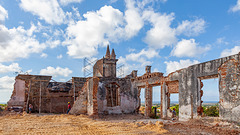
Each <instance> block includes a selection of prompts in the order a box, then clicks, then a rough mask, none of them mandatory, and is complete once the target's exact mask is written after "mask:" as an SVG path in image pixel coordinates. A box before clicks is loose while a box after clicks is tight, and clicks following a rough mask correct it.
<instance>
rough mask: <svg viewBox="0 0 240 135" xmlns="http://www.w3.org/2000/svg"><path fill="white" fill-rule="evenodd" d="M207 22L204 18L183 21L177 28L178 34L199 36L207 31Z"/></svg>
mask: <svg viewBox="0 0 240 135" xmlns="http://www.w3.org/2000/svg"><path fill="white" fill-rule="evenodd" d="M205 27H206V22H205V21H204V20H203V19H196V20H194V21H188V20H185V21H182V23H181V24H180V25H179V26H178V27H177V28H176V32H177V34H184V35H185V36H188V37H190V36H198V35H199V34H201V33H203V32H204V31H205Z"/></svg>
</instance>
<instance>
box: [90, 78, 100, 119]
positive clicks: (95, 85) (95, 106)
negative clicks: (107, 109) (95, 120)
mask: <svg viewBox="0 0 240 135" xmlns="http://www.w3.org/2000/svg"><path fill="white" fill-rule="evenodd" d="M98 84H99V78H97V77H94V78H93V91H92V92H93V93H92V95H93V97H92V101H93V114H92V115H98V104H97V93H98Z"/></svg>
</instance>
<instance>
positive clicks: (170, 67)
mask: <svg viewBox="0 0 240 135" xmlns="http://www.w3.org/2000/svg"><path fill="white" fill-rule="evenodd" d="M164 63H165V64H166V65H167V67H166V74H169V73H171V72H174V71H176V70H179V69H182V68H186V67H188V66H190V65H194V64H198V63H200V62H199V61H197V60H194V61H191V60H189V59H187V60H180V61H179V62H177V61H169V62H167V61H165V62H164Z"/></svg>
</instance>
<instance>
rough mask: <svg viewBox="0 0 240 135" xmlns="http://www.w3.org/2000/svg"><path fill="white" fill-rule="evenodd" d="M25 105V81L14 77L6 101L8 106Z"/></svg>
mask: <svg viewBox="0 0 240 135" xmlns="http://www.w3.org/2000/svg"><path fill="white" fill-rule="evenodd" d="M24 105H25V81H23V80H20V79H16V80H15V83H14V90H13V92H12V96H11V98H10V100H9V101H8V106H9V107H12V106H24Z"/></svg>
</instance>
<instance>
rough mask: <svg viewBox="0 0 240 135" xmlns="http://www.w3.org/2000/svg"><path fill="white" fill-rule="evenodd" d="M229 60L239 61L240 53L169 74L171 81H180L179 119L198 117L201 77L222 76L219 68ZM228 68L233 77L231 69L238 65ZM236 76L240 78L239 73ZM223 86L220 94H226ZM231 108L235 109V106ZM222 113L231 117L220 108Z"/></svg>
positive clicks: (236, 103)
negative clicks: (223, 91)
mask: <svg viewBox="0 0 240 135" xmlns="http://www.w3.org/2000/svg"><path fill="white" fill-rule="evenodd" d="M229 60H235V61H239V54H236V55H232V56H228V57H224V58H220V59H216V60H212V61H208V62H204V63H200V64H196V65H192V66H190V67H188V68H184V69H181V70H178V71H176V72H174V73H171V74H169V76H168V80H169V81H176V80H178V82H179V119H180V120H188V119H190V118H196V117H197V116H198V113H197V108H198V107H199V106H200V105H201V92H200V91H201V79H202V78H205V79H206V78H208V79H209V78H211V77H213V78H215V77H216V76H218V77H219V78H221V75H222V74H219V73H218V72H219V70H218V69H219V67H221V66H222V65H224V63H225V62H227V61H229ZM230 65H231V64H230ZM228 68H229V70H228V72H227V73H225V74H228V76H231V77H233V76H234V75H233V73H232V72H230V71H232V70H236V69H237V67H228ZM220 71H221V70H220ZM222 73H223V72H222ZM231 77H230V78H231ZM236 78H239V75H237V76H236ZM232 79H233V78H232ZM231 81H233V84H234V83H237V82H236V80H231ZM226 87H228V88H229V86H226ZM222 88H223V87H219V93H220V95H224V94H223V93H222ZM234 88H235V87H234ZM220 102H221V101H220ZM228 102H231V103H233V102H234V103H235V106H238V105H240V104H239V102H235V101H234V100H228ZM223 103H224V102H223ZM220 108H221V107H220ZM230 108H232V109H233V106H232V107H230ZM230 110H231V109H230ZM220 114H221V115H220V118H225V119H226V117H228V118H229V117H230V116H226V115H227V113H225V111H224V109H220ZM225 114H226V115H225ZM236 115H238V117H240V116H239V114H236ZM225 116H226V117H225Z"/></svg>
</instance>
